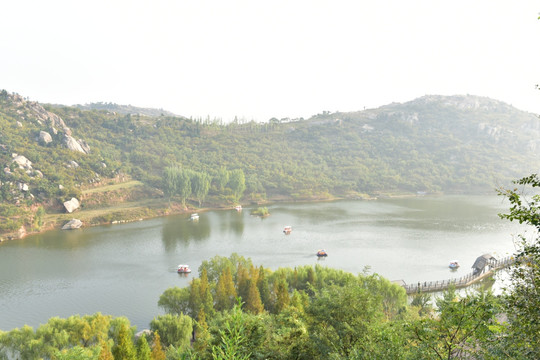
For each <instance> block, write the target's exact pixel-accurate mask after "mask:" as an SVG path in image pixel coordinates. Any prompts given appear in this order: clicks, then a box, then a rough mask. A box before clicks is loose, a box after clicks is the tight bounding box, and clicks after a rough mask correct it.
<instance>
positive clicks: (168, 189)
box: [163, 166, 180, 199]
mask: <svg viewBox="0 0 540 360" xmlns="http://www.w3.org/2000/svg"><path fill="white" fill-rule="evenodd" d="M179 173H180V168H179V167H178V166H168V167H166V168H165V169H164V170H163V192H164V193H165V196H167V197H168V198H169V199H170V198H171V197H173V196H174V195H176V193H177V185H178V174H179Z"/></svg>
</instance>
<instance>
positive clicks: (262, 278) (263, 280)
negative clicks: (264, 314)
mask: <svg viewBox="0 0 540 360" xmlns="http://www.w3.org/2000/svg"><path fill="white" fill-rule="evenodd" d="M257 288H258V289H259V294H260V296H261V302H262V304H263V306H264V308H265V309H266V310H268V311H270V307H271V302H270V286H269V284H268V278H267V277H266V271H265V270H264V268H263V267H262V265H261V266H260V267H259V277H258V279H257Z"/></svg>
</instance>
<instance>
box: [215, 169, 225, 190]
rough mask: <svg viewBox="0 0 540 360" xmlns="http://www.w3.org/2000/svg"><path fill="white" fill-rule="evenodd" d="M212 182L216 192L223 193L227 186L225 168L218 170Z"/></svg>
mask: <svg viewBox="0 0 540 360" xmlns="http://www.w3.org/2000/svg"><path fill="white" fill-rule="evenodd" d="M214 181H215V183H216V188H217V189H218V191H221V192H223V191H224V190H225V186H227V183H228V182H229V172H228V171H227V168H226V167H224V166H222V167H220V168H219V170H218V172H217V174H216V176H215V177H214Z"/></svg>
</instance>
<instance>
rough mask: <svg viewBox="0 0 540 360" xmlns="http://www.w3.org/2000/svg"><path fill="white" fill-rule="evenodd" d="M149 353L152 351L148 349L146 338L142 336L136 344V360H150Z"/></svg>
mask: <svg viewBox="0 0 540 360" xmlns="http://www.w3.org/2000/svg"><path fill="white" fill-rule="evenodd" d="M151 353H152V350H151V349H150V345H148V341H147V340H146V336H145V335H144V334H143V335H142V336H141V337H140V338H139V341H138V344H137V360H151V359H150V355H151Z"/></svg>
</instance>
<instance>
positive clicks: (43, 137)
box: [39, 131, 52, 144]
mask: <svg viewBox="0 0 540 360" xmlns="http://www.w3.org/2000/svg"><path fill="white" fill-rule="evenodd" d="M39 141H41V142H42V143H45V144H49V143H52V137H51V134H49V133H48V132H46V131H40V132H39Z"/></svg>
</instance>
